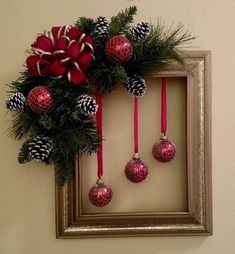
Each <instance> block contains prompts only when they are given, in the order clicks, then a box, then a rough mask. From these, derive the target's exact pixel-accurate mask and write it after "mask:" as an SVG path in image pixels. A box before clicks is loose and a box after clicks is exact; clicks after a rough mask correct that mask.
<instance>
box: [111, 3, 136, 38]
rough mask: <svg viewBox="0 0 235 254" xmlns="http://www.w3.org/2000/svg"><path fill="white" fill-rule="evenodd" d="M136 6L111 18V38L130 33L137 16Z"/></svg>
mask: <svg viewBox="0 0 235 254" xmlns="http://www.w3.org/2000/svg"><path fill="white" fill-rule="evenodd" d="M136 12H137V8H136V6H131V7H129V8H126V9H125V10H124V11H121V12H119V13H118V14H117V15H116V16H113V17H112V18H111V22H110V24H109V34H110V36H114V35H119V34H123V33H125V32H127V31H128V29H129V27H130V24H131V23H132V22H133V16H134V15H136Z"/></svg>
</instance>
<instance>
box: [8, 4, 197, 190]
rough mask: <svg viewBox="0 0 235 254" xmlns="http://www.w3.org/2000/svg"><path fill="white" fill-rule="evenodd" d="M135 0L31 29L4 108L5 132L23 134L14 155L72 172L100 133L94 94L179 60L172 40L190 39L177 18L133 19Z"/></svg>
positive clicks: (137, 92)
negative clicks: (170, 24)
mask: <svg viewBox="0 0 235 254" xmlns="http://www.w3.org/2000/svg"><path fill="white" fill-rule="evenodd" d="M136 11H137V8H136V7H135V6H133V7H130V8H127V9H126V10H124V11H121V12H119V13H118V14H117V15H116V16H114V17H111V20H110V21H108V20H107V19H106V18H105V17H98V18H97V19H96V20H93V19H91V18H86V17H81V18H79V19H78V21H77V22H76V23H75V24H74V25H72V26H60V27H52V28H51V30H50V31H49V32H45V33H43V34H39V35H37V37H36V39H35V41H34V42H33V44H32V45H31V50H30V51H28V54H29V55H28V57H27V59H26V66H27V69H26V70H25V71H24V72H23V73H21V76H20V77H19V79H17V80H16V81H13V82H11V84H10V85H9V86H10V91H9V92H10V96H9V98H8V99H7V101H6V105H7V108H8V109H9V110H11V111H15V112H14V114H13V119H12V125H11V131H10V134H12V135H13V136H14V137H15V139H17V140H20V139H22V138H25V139H26V141H25V142H24V143H23V145H22V147H21V149H20V152H19V156H18V160H19V163H26V162H29V161H30V160H37V161H40V162H42V163H46V164H51V163H53V164H54V165H55V172H56V181H57V183H58V184H59V185H63V184H64V183H65V182H66V181H67V180H68V179H69V178H70V177H71V175H72V172H73V167H74V164H73V163H74V162H73V159H74V156H75V154H77V153H87V154H91V153H93V152H97V150H98V148H99V146H100V144H101V143H102V135H100V132H99V131H98V129H97V125H96V121H95V119H94V116H93V115H95V114H96V112H97V108H98V106H97V102H96V100H95V96H97V95H98V96H103V95H105V94H107V93H110V92H112V91H113V90H115V88H116V86H118V85H121V84H122V85H123V86H124V88H125V89H126V90H127V91H128V92H129V93H130V94H131V95H133V96H134V97H138V96H143V94H144V92H145V90H146V83H145V80H144V78H143V77H144V75H145V74H146V73H147V72H149V71H151V70H152V69H154V70H155V71H156V70H160V69H162V68H164V67H165V66H166V65H167V64H169V62H171V61H177V62H178V63H180V64H184V59H183V58H182V56H181V55H180V53H179V46H181V45H182V44H184V43H186V42H189V41H190V40H192V39H193V37H192V36H191V34H190V33H188V32H187V31H186V32H184V31H183V26H182V25H179V26H177V27H175V28H173V29H172V28H171V29H168V28H166V27H165V25H164V24H163V23H162V22H161V21H159V22H158V24H157V25H156V26H153V25H151V24H149V23H147V22H140V23H138V24H137V25H133V17H134V15H135V14H136Z"/></svg>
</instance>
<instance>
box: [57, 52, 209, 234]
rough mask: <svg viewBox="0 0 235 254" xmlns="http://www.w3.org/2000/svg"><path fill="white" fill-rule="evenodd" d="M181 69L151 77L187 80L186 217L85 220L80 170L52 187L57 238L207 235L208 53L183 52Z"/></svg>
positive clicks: (164, 215)
mask: <svg viewBox="0 0 235 254" xmlns="http://www.w3.org/2000/svg"><path fill="white" fill-rule="evenodd" d="M182 54H183V55H184V58H185V61H186V66H185V67H182V66H180V65H178V64H171V65H169V66H168V68H167V69H165V70H163V71H161V72H158V73H157V74H154V73H150V74H149V76H151V77H185V78H186V79H187V123H186V124H187V183H186V184H187V207H188V208H187V212H158V211H155V212H146V213H133V212H131V213H108V214H107V213H106V214H103V213H101V214H84V213H83V210H82V202H81V199H82V193H81V182H80V181H81V170H80V167H79V158H78V157H77V158H76V159H75V164H76V170H75V172H74V176H73V178H72V179H71V181H69V182H68V183H67V184H65V186H64V187H58V186H56V235H57V238H83V237H114V236H149V235H151V236H170V235H211V234H212V183H211V181H212V177H211V78H210V76H211V73H210V65H211V64H210V61H211V60H210V57H211V54H210V52H209V51H185V52H183V53H182Z"/></svg>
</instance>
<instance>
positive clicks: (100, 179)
mask: <svg viewBox="0 0 235 254" xmlns="http://www.w3.org/2000/svg"><path fill="white" fill-rule="evenodd" d="M96 184H98V185H101V184H104V180H103V178H102V177H99V178H98V179H97V181H96Z"/></svg>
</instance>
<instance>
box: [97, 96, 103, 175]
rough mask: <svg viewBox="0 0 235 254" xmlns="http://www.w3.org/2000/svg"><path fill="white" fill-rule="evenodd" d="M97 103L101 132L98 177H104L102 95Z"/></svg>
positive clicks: (98, 125) (98, 152) (98, 126)
mask: <svg viewBox="0 0 235 254" xmlns="http://www.w3.org/2000/svg"><path fill="white" fill-rule="evenodd" d="M96 103H97V105H98V110H97V113H96V124H97V128H98V131H99V137H100V140H101V143H100V146H99V149H98V151H97V166H98V170H97V175H98V177H99V178H100V177H102V175H103V143H102V135H103V134H102V96H101V95H100V94H97V95H96Z"/></svg>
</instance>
